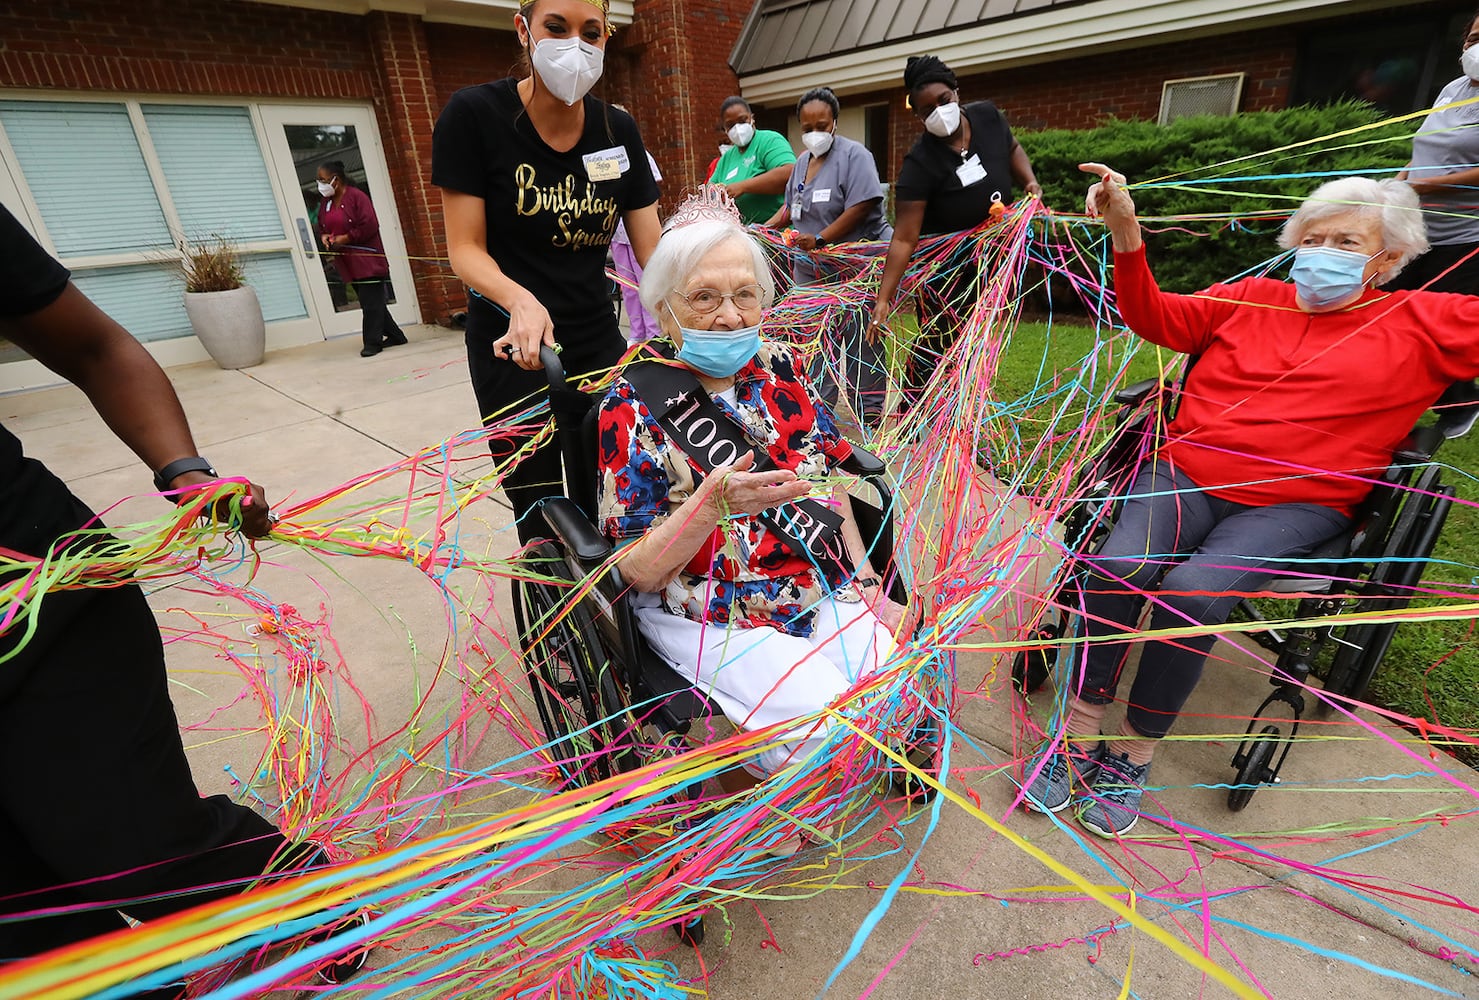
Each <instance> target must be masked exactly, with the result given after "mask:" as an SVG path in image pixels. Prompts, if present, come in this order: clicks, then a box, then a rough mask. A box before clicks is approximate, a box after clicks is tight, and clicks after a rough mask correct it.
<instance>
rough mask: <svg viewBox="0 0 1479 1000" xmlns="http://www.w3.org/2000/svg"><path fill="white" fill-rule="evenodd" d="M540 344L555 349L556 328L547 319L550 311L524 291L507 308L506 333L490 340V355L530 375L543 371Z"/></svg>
mask: <svg viewBox="0 0 1479 1000" xmlns="http://www.w3.org/2000/svg"><path fill="white" fill-rule="evenodd" d="M541 344H545V345H548V346H550V347H554V346H555V325H554V323H553V322H552V321H551V320H550V318H549V310H548V309H546V308H545V307H544V306H543V305H541V304H540V301H539V300H538V299H536V298H535V297H534V296H533V295H532V294H530V293H528V292H525V293H524V294H523V295H522V296H520V297H519V298H518V300H517V301H515V302H514V304H513V305H512V307H511V308H510V309H509V311H508V332H507V333H505V334H504V335H503V336H501V337H499V338H498V339H497V340H495V341H493V356H494V357H496V358H498V359H499V360H500V361H512V362H513V363H514V364H516V365H518V366H519V367H520V368H527V369H528V370H529V371H532V372H535V371H542V370H543V369H544V363H543V362H542V361H541V360H540V358H539V347H540V345H541Z"/></svg>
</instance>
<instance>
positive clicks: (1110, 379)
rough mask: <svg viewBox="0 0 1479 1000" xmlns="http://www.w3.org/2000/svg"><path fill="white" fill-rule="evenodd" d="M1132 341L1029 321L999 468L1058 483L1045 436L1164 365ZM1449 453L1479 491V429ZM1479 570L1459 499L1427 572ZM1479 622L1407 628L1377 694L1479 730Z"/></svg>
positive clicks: (1006, 364) (1463, 575) (1010, 353)
mask: <svg viewBox="0 0 1479 1000" xmlns="http://www.w3.org/2000/svg"><path fill="white" fill-rule="evenodd" d="M1127 344H1128V342H1127V341H1125V340H1120V339H1112V340H1110V341H1108V342H1106V343H1105V344H1102V345H1100V346H1099V347H1098V349H1097V350H1095V338H1094V334H1093V331H1092V330H1091V329H1089V328H1087V327H1083V326H1077V325H1074V324H1071V323H1062V322H1057V323H1055V324H1054V325H1053V327H1052V328H1051V332H1050V330H1049V327H1048V326H1047V325H1046V324H1042V323H1022V324H1019V326H1018V327H1017V329H1016V331H1015V332H1014V333H1013V336H1012V340H1011V343H1010V344H1009V345H1008V346H1007V348H1006V349H1005V350H1004V351H1003V353H1002V355H1001V359H1000V363H999V368H998V371H997V377H996V382H995V393H994V395H995V398H996V399H997V400H998V401H1001V402H1003V403H1005V404H1008V405H1007V407H1006V413H1005V415H1004V416H1003V419H1002V420H1001V421H1000V423H1001V424H1003V425H1004V426H1003V427H1000V428H995V429H994V430H993V434H992V435H990V437H991V444H990V447H991V449H992V451H993V456H992V457H993V459H994V460H995V461H996V462H997V465H998V468H1004V469H1005V470H1007V471H1008V472H1011V471H1019V472H1022V473H1024V474H1023V479H1024V481H1025V482H1027V483H1029V484H1030V483H1033V482H1035V481H1043V482H1047V481H1051V479H1052V477H1053V476H1054V474H1055V473H1056V472H1057V470H1056V469H1055V468H1053V467H1052V466H1053V465H1054V457H1053V455H1052V453H1051V449H1046V450H1045V451H1044V453H1043V454H1041V455H1039V456H1037V457H1036V458H1034V456H1033V445H1034V444H1035V443H1036V442H1037V440H1038V438H1040V437H1041V436H1043V435H1044V434H1046V433H1049V431H1050V430H1054V431H1055V432H1056V433H1061V432H1062V429H1063V428H1064V427H1070V428H1071V427H1072V426H1073V423H1074V422H1075V421H1077V420H1081V419H1082V418H1083V416H1084V414H1085V411H1086V409H1087V407H1088V404H1087V402H1086V401H1087V400H1089V399H1091V398H1100V399H1103V398H1107V397H1108V395H1109V391H1110V390H1109V388H1108V387H1109V386H1110V385H1112V384H1118V385H1124V384H1129V383H1130V382H1133V381H1136V380H1138V379H1141V378H1147V377H1151V376H1154V375H1156V374H1157V372H1158V371H1159V363H1160V359H1158V358H1157V356H1156V351H1155V349H1154V348H1153V347H1150V346H1149V345H1144V346H1143V347H1141V348H1140V349H1139V350H1137V351H1135V352H1133V355H1132V356H1131V357H1129V359H1128V361H1125V359H1124V357H1123V355H1124V354H1125V353H1126V347H1127ZM1086 353H1092V355H1093V357H1094V358H1095V360H1096V363H1097V368H1096V370H1094V369H1091V368H1090V367H1088V366H1085V365H1084V364H1083V358H1084V357H1085V355H1086ZM1162 357H1163V359H1165V360H1170V359H1169V358H1166V357H1165V356H1164V355H1163V356H1162ZM1121 368H1123V371H1122V372H1121V371H1120V369H1121ZM1090 372H1092V374H1086V373H1090ZM1077 380H1082V381H1083V382H1085V383H1086V384H1088V385H1089V386H1090V388H1089V389H1088V391H1086V392H1084V393H1081V394H1078V395H1076V396H1074V397H1073V399H1074V400H1079V399H1082V400H1083V401H1085V402H1076V403H1075V404H1073V405H1069V406H1067V408H1066V409H1065V407H1064V404H1063V398H1064V397H1063V393H1064V392H1065V391H1066V390H1065V388H1064V387H1065V386H1067V385H1071V384H1072V383H1074V382H1075V381H1077ZM1055 415H1056V419H1054V417H1055ZM1439 459H1440V460H1441V461H1442V462H1443V464H1444V465H1445V466H1448V467H1449V471H1448V472H1447V473H1446V474H1445V478H1446V479H1447V480H1448V481H1449V482H1451V483H1453V484H1454V485H1455V486H1456V487H1457V489H1458V495H1459V498H1460V499H1461V500H1468V501H1474V500H1476V499H1479V483H1476V482H1475V481H1474V479H1472V478H1471V475H1473V474H1476V473H1479V430H1476V431H1475V432H1474V433H1472V434H1470V435H1469V436H1468V437H1465V438H1461V439H1459V440H1457V441H1450V442H1448V443H1447V444H1445V445H1444V447H1443V450H1442V451H1441V452H1440V453H1439ZM1024 465H1025V466H1026V468H1025V469H1024ZM1034 466H1035V467H1034ZM1476 577H1479V510H1476V509H1475V508H1472V507H1466V506H1462V505H1455V506H1454V508H1453V511H1452V513H1451V515H1450V516H1449V519H1448V523H1447V526H1446V527H1445V529H1444V531H1443V537H1442V538H1441V540H1440V541H1439V544H1438V548H1437V550H1436V552H1435V553H1434V562H1433V563H1431V564H1430V565H1429V566H1428V569H1427V571H1426V572H1425V573H1424V576H1423V578H1424V581H1425V582H1430V583H1434V584H1437V585H1438V586H1440V587H1441V585H1442V583H1444V582H1446V583H1452V584H1457V585H1459V587H1462V588H1466V589H1467V588H1471V587H1472V586H1474V585H1475V584H1476V583H1479V580H1476ZM1455 589H1458V588H1457V587H1456V588H1455ZM1429 603H1434V604H1441V603H1448V602H1445V601H1442V600H1434V601H1431V602H1429ZM1289 613H1292V608H1291V609H1290V612H1289ZM1474 629H1475V622H1474V621H1473V620H1461V621H1452V622H1439V623H1431V624H1429V623H1424V624H1410V625H1404V626H1402V627H1401V628H1400V629H1398V631H1397V634H1396V637H1395V639H1394V640H1393V643H1392V648H1391V650H1390V651H1389V652H1388V654H1387V657H1386V660H1385V661H1384V662H1383V664H1382V667H1381V669H1380V671H1379V672H1378V673H1377V675H1376V678H1375V680H1374V681H1373V682H1372V686H1371V690H1370V692H1369V693H1368V695H1367V699H1368V700H1370V701H1372V702H1373V703H1375V704H1378V705H1382V706H1385V707H1387V708H1390V709H1392V710H1394V711H1396V712H1400V713H1402V714H1403V715H1408V716H1413V717H1415V718H1421V719H1427V720H1430V721H1436V722H1439V723H1442V724H1443V725H1446V726H1450V727H1453V728H1455V729H1458V730H1462V731H1464V732H1467V733H1469V734H1474V733H1476V732H1479V643H1476V642H1475V641H1474V635H1473V633H1474ZM1457 753H1458V755H1459V756H1460V758H1461V759H1463V760H1465V761H1466V762H1467V763H1469V764H1472V765H1479V748H1476V747H1474V746H1471V745H1465V746H1461V747H1459V748H1457Z"/></svg>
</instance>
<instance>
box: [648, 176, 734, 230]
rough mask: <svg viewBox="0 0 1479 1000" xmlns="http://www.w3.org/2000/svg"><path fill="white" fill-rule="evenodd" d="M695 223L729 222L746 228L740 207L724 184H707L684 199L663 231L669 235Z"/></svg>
mask: <svg viewBox="0 0 1479 1000" xmlns="http://www.w3.org/2000/svg"><path fill="white" fill-rule="evenodd" d="M695 222H728V223H732V224H734V225H736V226H739V227H740V228H744V225H745V220H744V219H743V218H742V217H741V216H740V211H739V207H738V206H737V205H735V203H734V199H733V198H732V197H730V194H729V192H728V191H727V190H726V189H725V188H724V186H723V185H722V184H705V185H704V186H703V187H701V188H699V189H698V190H697V191H695V192H694V193H693V194H691V195H689V196H688V197H687V198H684V199H683V201H682V202H680V203H679V205H678V207H677V208H676V209H674V210H673V214H672V215H670V216H669V217H668V221H667V224H666V225H664V226H663V227H662V231H663V232H665V233H667V232H671V231H673V230H674V229H681V228H682V227H683V226H691V225H693V224H694V223H695Z"/></svg>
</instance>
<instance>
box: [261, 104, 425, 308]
mask: <svg viewBox="0 0 1479 1000" xmlns="http://www.w3.org/2000/svg"><path fill="white" fill-rule="evenodd" d="M258 109H259V111H260V113H261V116H262V124H263V127H264V128H265V130H266V135H267V146H268V149H269V151H270V153H271V156H272V162H273V168H274V170H275V172H276V174H277V179H278V186H279V187H280V189H281V190H282V191H283V194H284V197H285V198H286V199H287V205H286V208H287V213H288V217H289V219H290V220H291V228H292V234H291V236H292V239H293V243H294V246H295V248H296V249H295V253H296V255H297V257H298V259H299V262H300V264H301V265H302V267H303V269H304V271H305V272H306V278H307V286H308V289H309V292H310V295H311V297H312V299H313V310H312V311H313V313H314V315H316V316H317V317H318V318H319V322H320V323H321V325H322V327H323V335H324V336H325V337H336V336H343V335H346V334H351V333H353V334H357V333H359V332H360V312H359V301H358V300H357V298H356V297H355V293H354V288H353V287H352V286H347V285H346V284H345V283H344V282H343V281H341V280H340V279H339V275H338V273H337V272H336V271H335V270H334V267H333V264H332V263H331V261H330V258H329V257H328V256H326V255H325V254H324V253H322V252H321V247H320V244H319V241H318V231H317V219H318V211H319V205H320V203H321V202H322V200H323V199H322V198H321V197H320V196H319V193H318V184H317V176H318V168H319V167H320V166H321V165H322V164H324V163H329V162H339V163H342V164H343V165H344V174H345V177H346V178H347V180H348V182H349V183H350V185H352V186H353V187H357V188H359V189H360V190H362V191H364V192H365V193H366V194H368V195H369V196H370V201H371V202H372V203H373V204H374V206H375V216H376V218H377V219H378V220H379V223H380V239H381V242H382V243H384V245H385V254H386V257H387V258H388V260H389V263H390V288H389V290H388V291H389V303H390V313H391V315H392V316H394V317H395V319H396V322H398V323H403V324H405V323H419V322H421V312H420V310H419V309H418V307H417V305H416V289H415V286H414V285H413V284H412V279H411V267H410V261H409V259H408V258H407V255H406V243H405V238H404V237H403V235H402V233H401V223H400V212H399V210H398V208H397V206H396V203H395V197H394V192H393V191H392V190H391V186H390V171H389V170H388V169H387V168H386V165H385V154H384V151H383V148H382V146H381V144H380V131H379V129H378V127H377V126H376V124H375V117H374V113H373V112H372V111H371V110H370V109H369V108H367V107H344V106H323V105H286V104H263V105H259V106H258Z"/></svg>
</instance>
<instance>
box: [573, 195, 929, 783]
mask: <svg viewBox="0 0 1479 1000" xmlns="http://www.w3.org/2000/svg"><path fill="white" fill-rule="evenodd" d="M774 294H775V291H774V284H773V282H772V279H771V276H770V270H769V268H768V266H767V264H766V260H765V257H764V254H763V251H762V249H761V247H760V246H759V245H758V244H757V243H756V242H755V241H754V240H753V239H752V238H751V237H750V236H749V235H748V234H747V233H746V231H745V229H744V228H743V227H742V225H741V224H740V221H739V217H738V215H737V214H736V213H734V211H733V209H732V207H731V206H730V205H728V204H727V203H726V202H725V201H724V199H723V198H721V197H719V196H717V194H716V193H713V192H710V193H707V194H706V195H703V196H698V197H696V198H693V199H690V200H689V201H688V202H686V203H685V204H684V205H683V206H681V207H680V208H679V210H678V211H677V213H675V215H674V218H673V219H672V220H671V221H670V222H669V225H668V228H667V229H666V231H665V232H664V235H663V237H662V239H661V240H660V242H659V243H658V246H657V249H656V251H655V252H654V253H653V255H652V258H651V260H650V261H649V262H648V264H647V268H646V270H645V271H644V272H643V276H642V284H641V297H642V302H643V304H644V305H645V306H646V307H647V308H648V310H649V311H650V312H651V313H652V315H653V316H655V317H657V319H658V322H659V323H660V324H661V326H662V329H663V331H664V333H665V334H666V335H667V336H668V337H670V338H671V339H672V341H673V343H674V344H675V345H677V353H676V361H674V362H665V361H648V362H641V363H637V364H633V365H629V366H627V368H626V369H624V370H623V371H622V372H621V373H620V374H619V375H618V376H617V378H616V380H615V383H614V385H613V386H612V388H611V390H610V392H609V393H608V394H607V395H606V397H605V398H604V400H603V401H602V402H601V404H600V411H599V421H598V427H599V432H598V433H599V443H598V448H597V453H598V475H599V479H600V481H599V483H598V491H597V492H598V497H597V508H598V514H599V521H598V524H599V526H600V528H601V530H602V531H603V532H604V533H605V534H606V535H607V536H608V537H610V538H611V539H613V540H614V541H615V542H616V544H617V545H618V546H620V547H621V553H620V561H619V563H618V565H619V567H620V570H621V573H622V576H623V578H624V579H625V580H626V581H627V582H628V583H629V584H630V586H631V587H632V588H633V589H635V590H636V591H638V592H639V593H638V594H637V595H636V597H635V598H634V600H633V603H634V604H635V608H636V617H637V624H638V628H639V629H640V631H641V632H642V633H643V635H644V636H645V638H646V639H647V641H648V642H649V643H650V644H651V646H652V647H653V648H654V649H655V650H656V652H657V653H658V654H659V655H660V656H661V657H662V658H663V659H664V660H666V661H667V663H668V664H669V665H670V666H671V667H672V668H673V669H674V670H675V671H676V672H677V673H678V674H679V675H681V676H682V677H683V678H685V679H686V680H687V681H689V682H691V683H692V684H693V685H694V686H695V687H696V688H697V689H698V690H699V691H701V692H702V693H703V694H705V695H707V696H708V697H709V698H710V700H711V701H712V702H714V703H715V704H716V705H717V706H718V707H719V708H720V709H721V710H722V711H723V712H724V714H725V715H726V716H727V717H728V718H729V719H730V720H731V721H732V722H733V723H734V724H735V725H737V726H739V727H741V728H743V729H746V730H754V729H759V728H763V727H768V726H773V725H780V726H785V725H786V724H788V723H796V724H794V725H792V726H791V728H789V729H782V730H781V731H782V732H783V734H784V735H783V737H782V738H781V739H779V740H777V741H776V742H774V743H773V745H771V746H770V747H769V748H767V749H766V750H765V751H764V752H763V753H762V754H761V755H760V756H759V758H758V759H757V760H756V761H755V763H754V765H753V767H752V768H751V771H752V774H751V778H750V780H753V778H754V777H757V776H760V775H763V774H766V773H773V772H775V771H777V770H779V769H780V768H782V767H784V766H786V765H787V764H788V762H791V761H793V760H799V759H801V758H802V757H803V756H805V755H806V754H807V753H809V752H810V751H811V750H812V749H814V748H815V746H816V745H817V744H818V743H819V742H820V741H821V740H823V739H824V738H825V736H826V731H827V725H826V723H824V722H819V721H817V720H816V719H814V718H813V719H810V720H807V721H805V722H804V723H797V722H796V720H799V719H802V718H803V717H806V716H814V715H815V713H817V712H819V711H820V710H822V709H824V708H826V707H827V706H828V705H829V704H831V703H832V702H834V701H835V700H836V699H838V698H839V697H841V696H842V695H843V694H845V693H846V692H847V691H848V690H849V688H851V687H852V686H853V685H854V684H856V683H857V682H858V681H859V680H860V679H861V678H863V677H866V676H868V675H869V674H871V673H873V672H875V671H877V670H878V669H879V668H880V667H881V666H882V664H883V663H884V662H885V661H886V660H887V659H888V658H889V656H890V654H891V652H892V651H893V648H894V640H893V634H892V633H893V630H895V629H896V628H897V627H898V626H899V623H900V621H901V619H902V615H903V608H902V607H901V606H900V605H899V604H897V603H895V602H894V601H892V600H890V599H889V596H888V591H887V589H886V588H885V587H884V586H883V581H882V579H881V577H880V574H879V572H878V569H881V568H882V566H879V567H878V569H876V568H875V567H874V566H873V565H872V564H871V563H870V553H869V551H868V547H867V546H866V545H865V544H864V542H863V538H862V535H861V534H860V532H859V529H858V525H857V523H856V520H855V518H854V515H853V513H852V509H851V505H850V504H849V503H848V502H847V495H846V492H845V490H844V488H843V486H842V485H841V483H840V482H839V475H838V473H839V471H840V470H841V469H842V467H843V466H844V464H845V463H847V461H848V459H849V456H850V454H851V452H852V448H851V446H850V445H849V443H848V442H847V441H846V440H845V439H844V438H843V437H842V436H841V435H840V434H839V433H838V431H837V428H836V426H835V424H834V421H833V417H832V414H831V413H830V412H829V411H828V409H827V407H826V405H825V404H824V403H822V402H821V400H820V399H819V398H818V396H817V394H816V392H815V390H814V389H813V387H812V385H811V384H810V382H809V381H808V380H807V378H806V376H805V375H804V374H803V371H802V366H801V364H800V363H799V361H798V360H797V359H796V358H795V357H794V356H793V355H792V353H791V352H790V351H789V350H787V349H786V348H785V347H783V346H780V345H777V344H773V343H767V342H766V341H764V340H763V339H762V338H761V336H760V325H761V318H762V313H763V311H764V309H765V308H766V307H767V306H769V305H770V303H771V300H772V299H773V297H774ZM732 777H735V776H732Z"/></svg>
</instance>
